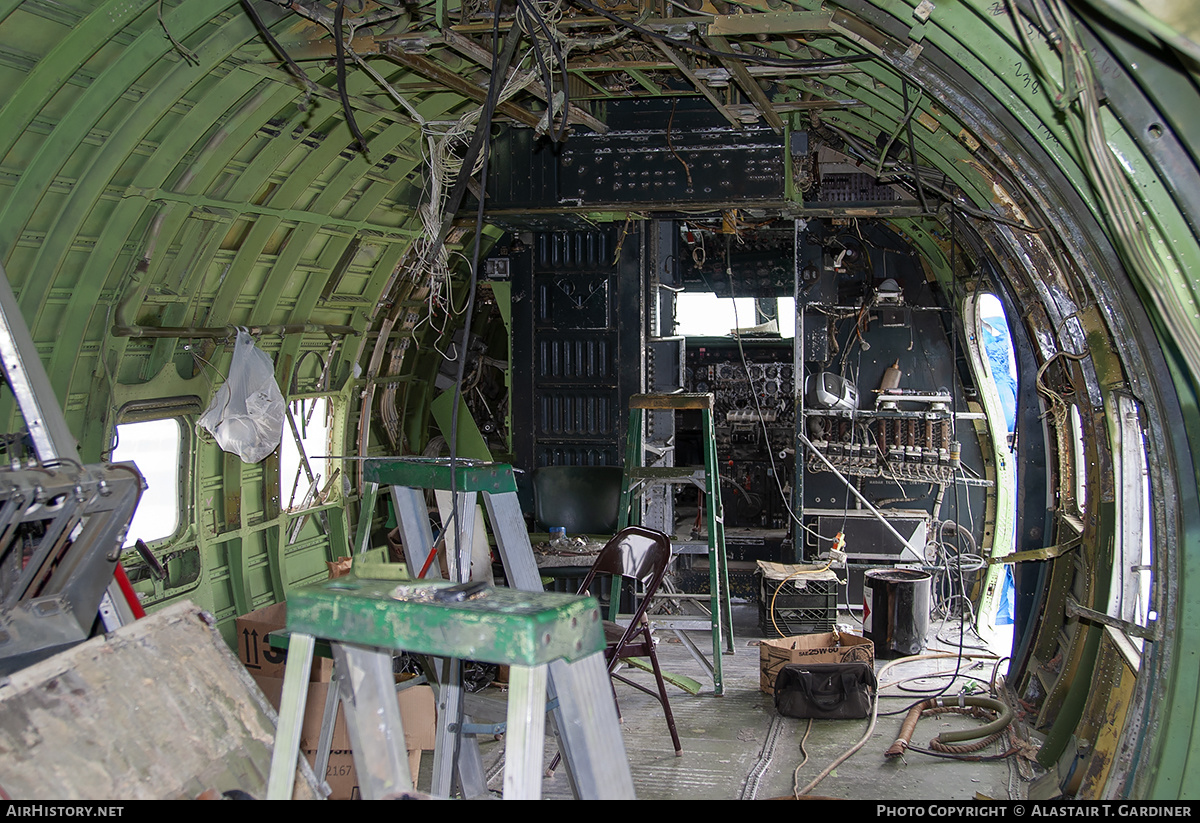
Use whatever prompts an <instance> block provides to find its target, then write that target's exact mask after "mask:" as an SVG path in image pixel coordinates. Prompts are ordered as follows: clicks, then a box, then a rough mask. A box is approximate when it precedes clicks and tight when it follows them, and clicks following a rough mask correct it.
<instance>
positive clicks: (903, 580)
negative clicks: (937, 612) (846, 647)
mask: <svg viewBox="0 0 1200 823" xmlns="http://www.w3.org/2000/svg"><path fill="white" fill-rule="evenodd" d="M930 580H931V578H930V576H929V574H928V573H926V572H923V571H921V570H919V569H871V570H870V571H868V572H867V573H866V574H865V575H863V636H864V637H867V638H868V639H870V640H871V641H872V642H874V644H875V656H876V657H906V656H908V655H910V654H920V653H921V652H923V651H924V650H925V635H926V634H928V633H929V588H930Z"/></svg>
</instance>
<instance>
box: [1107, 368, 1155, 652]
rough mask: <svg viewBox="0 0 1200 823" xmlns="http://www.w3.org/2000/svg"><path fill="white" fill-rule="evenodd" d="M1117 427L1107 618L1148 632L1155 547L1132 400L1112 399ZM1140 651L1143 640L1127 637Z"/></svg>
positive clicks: (1141, 433)
mask: <svg viewBox="0 0 1200 823" xmlns="http://www.w3.org/2000/svg"><path fill="white" fill-rule="evenodd" d="M1113 403H1114V405H1115V411H1116V415H1115V425H1113V427H1112V430H1111V432H1112V433H1111V436H1112V438H1113V444H1112V445H1113V474H1114V479H1115V481H1116V482H1115V483H1114V486H1115V491H1116V496H1117V500H1116V506H1115V507H1114V508H1115V511H1116V518H1117V524H1116V534H1115V539H1114V549H1113V575H1112V584H1111V586H1110V588H1109V598H1108V614H1109V615H1110V616H1111V617H1115V618H1118V619H1120V620H1123V621H1125V622H1128V623H1133V624H1136V625H1139V626H1147V625H1148V624H1149V622H1150V619H1151V617H1152V609H1151V603H1150V585H1151V582H1152V578H1151V569H1152V563H1153V545H1154V544H1153V542H1152V537H1153V535H1152V531H1153V530H1152V526H1151V521H1150V517H1151V497H1150V466H1149V459H1148V458H1147V456H1146V432H1145V428H1144V426H1143V425H1142V415H1141V408H1140V406H1139V405H1138V402H1137V401H1136V400H1135V399H1134V398H1133V397H1131V396H1129V395H1127V394H1123V393H1120V392H1117V393H1115V394H1114V395H1113ZM1129 639H1130V641H1132V642H1133V643H1134V644H1136V645H1138V646H1139V647H1140V646H1141V644H1142V640H1141V638H1139V637H1133V636H1131V637H1130V638H1129Z"/></svg>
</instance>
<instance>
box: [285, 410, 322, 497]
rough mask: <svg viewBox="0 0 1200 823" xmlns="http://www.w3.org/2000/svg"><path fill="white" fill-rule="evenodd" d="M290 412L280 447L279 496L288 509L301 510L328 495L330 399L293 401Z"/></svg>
mask: <svg viewBox="0 0 1200 823" xmlns="http://www.w3.org/2000/svg"><path fill="white" fill-rule="evenodd" d="M288 411H289V412H290V417H291V420H290V421H289V420H287V419H285V420H284V423H283V440H282V442H281V443H280V446H279V498H280V500H281V501H282V502H283V504H284V508H285V510H286V511H298V510H300V509H307V508H310V507H312V506H315V505H319V504H320V503H321V502H322V501H323V499H324V498H325V496H326V495H327V494H328V489H327V487H328V485H329V465H330V462H331V461H330V460H329V457H328V455H329V453H330V431H331V426H330V419H329V418H330V412H331V406H330V403H329V400H328V398H325V397H305V398H298V399H296V400H292V401H291V403H289V404H288ZM293 423H294V424H295V430H294V431H293V428H292V425H293ZM305 458H307V461H308V466H307V469H306V467H305ZM310 471H311V472H312V474H311V477H310V475H309V472H310Z"/></svg>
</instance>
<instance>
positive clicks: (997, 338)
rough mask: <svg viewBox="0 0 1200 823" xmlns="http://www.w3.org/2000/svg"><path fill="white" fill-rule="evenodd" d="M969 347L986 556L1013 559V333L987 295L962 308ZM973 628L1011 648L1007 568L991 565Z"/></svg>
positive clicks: (1011, 588)
mask: <svg viewBox="0 0 1200 823" xmlns="http://www.w3.org/2000/svg"><path fill="white" fill-rule="evenodd" d="M966 320H967V323H966V325H967V328H968V329H970V330H971V336H970V337H969V338H968V341H967V344H968V347H969V349H970V353H971V365H972V369H973V371H974V372H975V374H976V383H977V385H978V387H979V389H980V397H981V399H982V402H983V406H984V409H985V412H986V416H987V430H988V433H989V439H990V440H991V443H992V453H993V477H994V482H995V485H994V488H995V495H996V497H995V502H994V505H995V511H994V514H993V515H992V522H993V530H992V544H991V547H990V555H991V557H993V558H999V557H1003V556H1005V555H1008V554H1011V553H1012V552H1013V551H1014V550H1015V547H1016V508H1017V483H1018V477H1017V472H1016V463H1015V457H1014V455H1013V441H1012V436H1013V432H1014V431H1015V429H1016V418H1017V414H1016V412H1017V402H1016V401H1017V371H1016V357H1015V354H1014V349H1013V345H1012V334H1011V330H1010V328H1009V325H1008V319H1007V317H1006V316H1005V314H1004V307H1003V305H1002V304H1001V303H1000V300H999V299H998V298H997V297H996V296H995V295H994V294H989V293H980V294H979V295H978V297H977V298H976V299H975V300H973V301H970V302H968V303H967V304H966ZM981 592H982V594H981V600H980V604H979V611H978V613H977V625H976V628H977V629H978V630H979V631H980V633H981V636H984V637H985V638H987V639H988V642H989V646H990V647H991V648H992V650H993V651H996V652H997V653H1004V654H1007V653H1008V651H1009V650H1010V649H1011V643H1012V626H1013V624H1014V621H1015V606H1016V591H1015V585H1014V581H1013V576H1012V570H1011V567H1010V566H1009V565H1008V564H992V565H990V566H988V567H987V570H986V572H985V574H984V584H983V586H982V589H981Z"/></svg>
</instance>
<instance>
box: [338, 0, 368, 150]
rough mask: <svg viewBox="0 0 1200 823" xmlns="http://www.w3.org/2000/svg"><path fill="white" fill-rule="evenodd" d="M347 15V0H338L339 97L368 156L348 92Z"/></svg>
mask: <svg viewBox="0 0 1200 823" xmlns="http://www.w3.org/2000/svg"><path fill="white" fill-rule="evenodd" d="M345 15H346V0H338V3H337V9H335V10H334V12H333V39H334V42H335V43H336V44H337V47H336V49H335V54H336V56H337V61H336V62H337V87H338V98H339V99H340V100H341V101H342V112H343V113H344V114H345V115H346V125H348V126H349V127H350V133H351V134H352V135H354V139H355V140H357V141H358V147H359V149H361V150H362V153H363V156H364V157H366V155H367V141H366V140H365V139H363V135H362V132H361V131H359V128H358V122H357V121H356V120H355V119H354V109H353V108H351V106H350V95H349V94H347V93H346V43H345V41H344V40H343V39H342V22H343V19H344V18H345Z"/></svg>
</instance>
